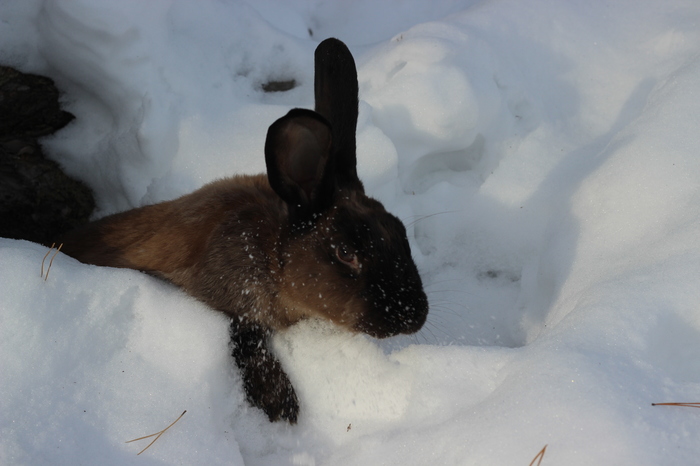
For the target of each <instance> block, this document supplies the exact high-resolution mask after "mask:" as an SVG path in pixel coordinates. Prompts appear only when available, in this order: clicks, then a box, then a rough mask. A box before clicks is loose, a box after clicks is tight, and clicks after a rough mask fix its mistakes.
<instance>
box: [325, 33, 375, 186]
mask: <svg viewBox="0 0 700 466" xmlns="http://www.w3.org/2000/svg"><path fill="white" fill-rule="evenodd" d="M314 63H315V67H314V97H315V102H316V105H315V109H316V111H317V112H318V113H320V114H321V115H323V116H324V117H325V118H327V119H328V121H329V122H330V123H331V126H332V127H333V159H334V170H335V177H336V183H337V186H339V187H342V188H350V189H355V190H359V191H364V188H363V187H362V183H361V182H360V179H359V178H358V177H357V156H356V146H357V144H356V140H355V139H356V136H355V133H356V131H357V116H358V104H359V100H358V85H357V68H356V66H355V60H354V59H353V58H352V54H351V53H350V50H348V48H347V46H346V45H345V44H344V43H342V42H341V41H339V40H338V39H333V38H330V39H326V40H324V41H323V42H321V43H320V44H319V45H318V47H316V52H315V54H314Z"/></svg>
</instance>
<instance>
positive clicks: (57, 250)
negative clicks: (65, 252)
mask: <svg viewBox="0 0 700 466" xmlns="http://www.w3.org/2000/svg"><path fill="white" fill-rule="evenodd" d="M62 247H63V243H61V244H60V245H59V246H58V249H56V252H55V253H54V255H53V256H51V260H50V261H49V268H48V269H46V277H45V278H44V281H46V280H48V279H49V272H50V271H51V266H52V265H53V260H54V258H55V257H56V256H57V255H58V253H59V252H61V248H62ZM49 252H51V251H49ZM42 266H43V264H42Z"/></svg>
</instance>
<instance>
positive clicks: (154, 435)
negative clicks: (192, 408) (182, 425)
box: [124, 410, 187, 456]
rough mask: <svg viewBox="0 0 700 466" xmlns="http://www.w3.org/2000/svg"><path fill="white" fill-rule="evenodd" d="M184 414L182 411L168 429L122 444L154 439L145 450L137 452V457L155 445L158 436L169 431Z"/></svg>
mask: <svg viewBox="0 0 700 466" xmlns="http://www.w3.org/2000/svg"><path fill="white" fill-rule="evenodd" d="M186 412H187V410H184V411H183V412H182V414H180V417H178V418H177V419H175V420H174V421H173V422H172V424H170V425H169V426H168V427H166V428H165V429H163V430H161V431H160V432H156V433H155V434H151V435H146V436H144V437H139V438H135V439H133V440H128V441H126V442H124V443H131V442H136V441H138V440H143V439H146V438H151V437H155V438H154V439H153V441H152V442H151V443H149V444H148V445H146V448H144V449H143V450H141V451H140V452H138V453H137V454H136V455H137V456H138V455H140V454H141V453H143V452H144V451H146V450H148V448H149V447H150V446H151V445H153V444H154V443H156V440H158V439H159V438H160V436H161V435H163V434H164V433H165V431H166V430H168V429H170V428H171V427H172V426H174V425H175V423H176V422H177V421H179V420H180V419H181V418H182V416H184V415H185V413H186Z"/></svg>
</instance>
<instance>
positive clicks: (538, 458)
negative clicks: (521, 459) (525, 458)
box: [530, 445, 547, 466]
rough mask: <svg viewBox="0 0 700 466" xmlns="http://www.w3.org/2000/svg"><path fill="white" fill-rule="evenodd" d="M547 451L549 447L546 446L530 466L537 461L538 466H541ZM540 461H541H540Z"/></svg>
mask: <svg viewBox="0 0 700 466" xmlns="http://www.w3.org/2000/svg"><path fill="white" fill-rule="evenodd" d="M546 450H547V445H545V446H544V447H543V448H542V449H541V450H540V452H539V453H538V454H537V456H535V457H534V458H533V459H532V461H531V462H530V466H532V465H534V464H535V461H537V466H540V464H541V463H542V458H544V452H545V451H546ZM538 460H539V461H538Z"/></svg>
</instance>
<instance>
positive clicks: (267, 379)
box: [231, 319, 299, 424]
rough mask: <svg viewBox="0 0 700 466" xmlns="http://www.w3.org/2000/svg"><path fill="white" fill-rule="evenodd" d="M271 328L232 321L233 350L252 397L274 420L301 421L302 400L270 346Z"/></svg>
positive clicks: (249, 395)
mask: <svg viewBox="0 0 700 466" xmlns="http://www.w3.org/2000/svg"><path fill="white" fill-rule="evenodd" d="M269 337H270V330H269V329H266V328H263V327H260V326H258V325H255V324H246V323H240V322H238V321H237V320H236V319H234V321H233V322H231V346H232V348H231V351H232V354H233V358H234V359H235V360H236V365H237V366H238V368H239V369H240V371H241V376H242V377H243V386H244V388H245V392H246V395H247V396H248V401H249V402H250V403H251V404H252V405H253V406H256V407H258V408H260V409H262V410H263V411H264V412H265V414H267V417H268V418H270V421H277V420H279V419H284V420H286V421H288V422H289V423H290V424H295V423H296V422H297V416H298V415H299V401H298V399H297V395H296V393H295V392H294V387H292V383H291V382H290V381H289V378H288V377H287V374H285V372H284V370H283V369H282V365H281V364H280V362H279V361H278V360H277V358H275V356H274V355H273V354H272V352H271V351H270V349H269V348H268V347H267V342H268V338H269Z"/></svg>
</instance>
